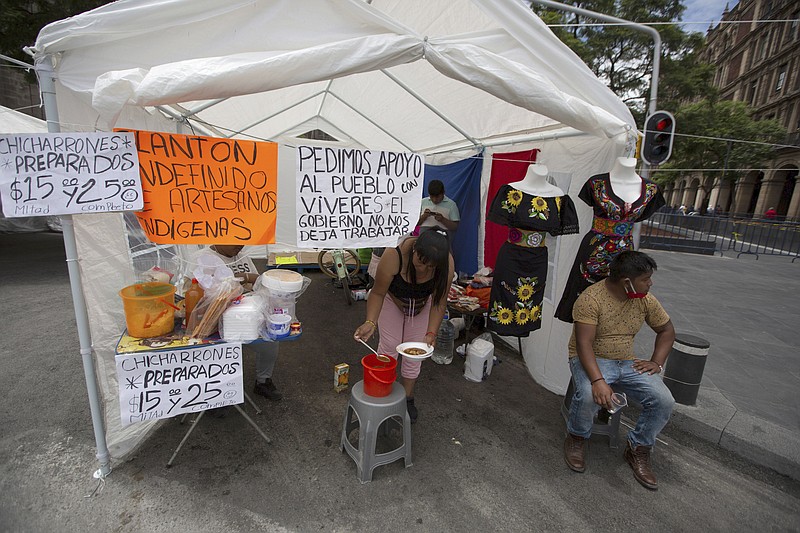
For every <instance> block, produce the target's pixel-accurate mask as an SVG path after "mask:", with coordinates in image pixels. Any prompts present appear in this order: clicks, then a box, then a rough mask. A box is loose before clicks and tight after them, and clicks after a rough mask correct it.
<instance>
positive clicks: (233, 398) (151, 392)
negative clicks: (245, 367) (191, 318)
mask: <svg viewBox="0 0 800 533" xmlns="http://www.w3.org/2000/svg"><path fill="white" fill-rule="evenodd" d="M116 363H117V380H118V381H119V410H120V416H121V418H122V425H123V426H128V425H130V424H133V423H136V422H142V421H145V420H158V419H161V418H171V417H173V416H178V415H181V414H184V413H194V412H197V411H205V410H206V409H214V408H217V407H224V406H226V405H233V404H238V403H243V402H244V388H243V385H242V374H243V372H242V345H241V344H238V343H222V344H212V345H202V346H196V347H189V348H181V349H178V350H167V351H163V352H138V353H127V354H117V356H116Z"/></svg>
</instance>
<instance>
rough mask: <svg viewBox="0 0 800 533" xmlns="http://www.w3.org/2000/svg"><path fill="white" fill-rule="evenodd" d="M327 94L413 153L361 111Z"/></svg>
mask: <svg viewBox="0 0 800 533" xmlns="http://www.w3.org/2000/svg"><path fill="white" fill-rule="evenodd" d="M328 93H329V94H330V95H331V96H333V97H334V98H336V99H337V100H339V101H340V102H341V103H343V104H344V105H346V106H347V107H349V108H350V110H352V111H353V112H354V113H356V114H357V115H359V116H360V117H361V118H363V119H364V120H366V121H367V122H369V123H370V124H372V125H373V126H375V127H376V128H378V129H379V130H381V131H382V132H383V133H385V134H386V135H388V136H389V137H391V138H392V139H394V140H395V141H397V142H398V143H399V144H402V145H403V147H404V148H405V149H406V150H408V151H409V152H413V151H414V150H412V149H411V147H409V146H408V145H407V144H406V143H404V142H403V141H401V140H400V139H398V138H397V137H395V136H394V135H392V134H391V133H390V132H388V131H387V130H386V129H385V128H383V127H382V126H381V125H380V124H378V123H377V122H375V121H374V120H372V119H371V118H369V117H368V116H367V115H365V114H364V113H362V112H361V111H359V110H358V109H356V108H355V107H353V106H352V105H350V104H349V103H347V101H345V100H344V99H343V98H342V97H341V96H339V95H338V94H336V93H335V92H332V91H328Z"/></svg>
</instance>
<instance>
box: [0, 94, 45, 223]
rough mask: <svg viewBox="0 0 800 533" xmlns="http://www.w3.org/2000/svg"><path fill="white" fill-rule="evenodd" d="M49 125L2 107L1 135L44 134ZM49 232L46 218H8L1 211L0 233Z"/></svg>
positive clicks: (0, 115)
mask: <svg viewBox="0 0 800 533" xmlns="http://www.w3.org/2000/svg"><path fill="white" fill-rule="evenodd" d="M46 131H47V123H46V122H45V121H43V120H40V119H38V118H35V117H32V116H30V115H26V114H24V113H20V112H19V111H14V110H13V109H9V108H7V107H3V106H0V133H44V132H46ZM46 230H47V218H45V217H18V218H17V217H15V218H6V217H5V216H3V213H2V212H1V211H0V233H31V232H36V231H46Z"/></svg>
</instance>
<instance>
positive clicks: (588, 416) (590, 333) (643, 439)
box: [564, 251, 675, 490]
mask: <svg viewBox="0 0 800 533" xmlns="http://www.w3.org/2000/svg"><path fill="white" fill-rule="evenodd" d="M655 270H656V262H655V261H654V260H653V259H652V258H651V257H650V256H648V255H647V254H644V253H642V252H635V251H626V252H622V253H621V254H619V255H618V256H617V257H616V259H614V261H613V262H612V263H611V265H610V274H609V277H608V278H606V279H605V280H603V281H600V282H597V283H595V284H594V285H592V286H591V287H589V288H588V289H586V290H585V291H583V293H581V295H580V296H579V297H578V300H577V301H576V302H575V307H574V308H573V311H572V316H573V319H574V320H575V323H574V325H573V332H572V337H571V338H570V340H569V357H570V359H569V367H570V371H571V372H572V380H573V384H574V386H575V395H574V396H573V397H572V403H571V405H570V410H569V419H568V421H567V438H566V440H565V441H564V459H565V461H566V462H567V465H568V466H569V467H570V468H571V469H572V470H574V471H575V472H583V471H584V470H585V469H586V464H585V454H586V440H587V439H588V438H589V437H590V436H591V433H592V420H593V419H594V416H595V414H596V413H597V411H598V410H599V409H600V407H605V408H606V409H608V408H610V407H611V395H612V394H613V393H614V390H612V388H611V386H612V385H613V386H614V389H616V390H618V391H620V392H624V393H625V394H626V395H627V396H628V397H629V398H631V399H633V400H635V401H636V402H637V403H639V404H641V406H642V412H641V415H639V419H638V421H637V423H636V427H635V428H633V430H631V431H630V432H629V433H628V438H627V446H626V448H625V453H624V456H625V459H626V460H627V461H628V464H630V466H631V468H632V469H633V475H634V478H636V481H638V482H639V483H641V484H642V485H643V486H645V487H647V488H648V489H652V490H655V489H657V488H658V484H657V481H656V476H655V474H654V473H653V471H652V468H651V466H650V452H651V450H652V447H653V445H654V444H655V441H656V435H658V433H659V432H660V431H661V430H662V429H663V428H664V426H665V425H666V424H667V421H669V417H670V414H671V413H672V407H673V406H674V405H675V400H674V399H673V398H672V394H671V393H670V391H669V389H668V388H667V386H666V385H664V382H663V381H662V380H661V377H660V376H659V375H658V374H660V373H661V372H662V369H663V366H664V363H665V362H666V360H667V356H668V355H669V351H670V349H671V348H672V343H673V341H674V340H675V330H674V328H673V327H672V321H671V320H670V318H669V315H667V313H666V311H664V308H663V307H661V304H660V303H659V302H658V300H657V299H656V297H655V296H653V295H652V294H650V293H649V290H650V287H651V286H652V284H653V282H652V280H651V277H652V275H653V272H654V271H655ZM644 322H647V324H648V325H649V326H650V327H651V328H652V329H653V331H655V332H656V339H655V344H654V346H653V355H652V356H651V357H650V360H643V359H637V358H636V356H635V355H634V353H633V338H634V336H635V335H636V333H638V332H639V330H640V329H641V327H642V324H643V323H644Z"/></svg>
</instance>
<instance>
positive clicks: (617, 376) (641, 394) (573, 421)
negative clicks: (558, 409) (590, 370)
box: [567, 357, 675, 447]
mask: <svg viewBox="0 0 800 533" xmlns="http://www.w3.org/2000/svg"><path fill="white" fill-rule="evenodd" d="M597 366H598V367H599V368H600V373H601V374H603V379H604V380H605V382H606V383H608V384H609V385H611V386H612V387H613V388H614V389H615V390H617V391H620V392H624V393H625V395H626V396H628V398H631V399H633V400H634V401H636V402H637V403H639V404H640V405H641V406H642V414H641V415H639V420H638V421H637V422H636V427H635V428H633V429H632V430H631V431H630V432H629V433H628V442H629V443H630V444H631V446H633V447H636V446H653V445H654V444H655V442H656V435H658V434H659V433H660V432H661V430H662V429H664V426H666V425H667V422H669V417H670V415H671V414H672V408H673V406H674V405H675V400H674V399H673V398H672V393H671V392H670V391H669V389H668V388H667V386H666V385H664V382H663V381H662V379H661V376H659V375H658V374H653V375H652V376H651V375H649V374H639V373H638V372H636V371H635V370H634V369H633V361H615V360H613V359H603V358H602V357H598V358H597ZM569 368H570V371H571V372H572V380H573V383H574V384H575V395H574V396H573V397H572V403H571V404H570V407H569V420H567V431H569V432H570V433H572V434H573V435H575V436H577V437H584V438H589V437H590V436H591V434H592V422H593V420H594V416H595V414H597V411H599V410H600V406H599V405H597V404H596V403H594V400H593V399H592V384H591V383H590V380H589V376H587V375H586V371H585V370H584V369H583V365H582V364H581V361H580V359H579V358H578V357H572V358H570V360H569Z"/></svg>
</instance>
